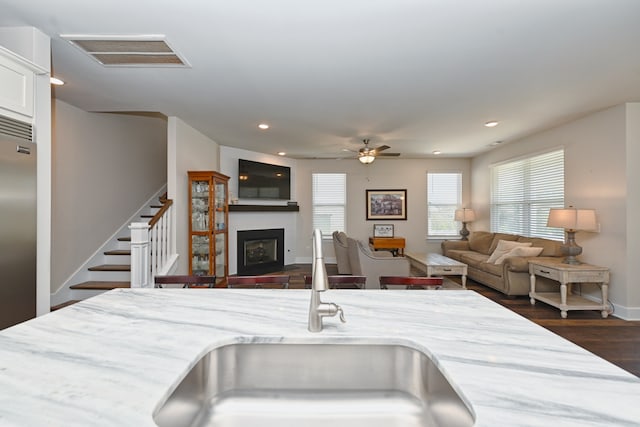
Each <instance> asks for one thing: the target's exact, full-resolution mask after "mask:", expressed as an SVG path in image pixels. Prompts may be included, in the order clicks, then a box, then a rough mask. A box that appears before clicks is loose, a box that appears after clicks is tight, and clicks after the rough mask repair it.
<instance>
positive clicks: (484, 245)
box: [469, 231, 493, 255]
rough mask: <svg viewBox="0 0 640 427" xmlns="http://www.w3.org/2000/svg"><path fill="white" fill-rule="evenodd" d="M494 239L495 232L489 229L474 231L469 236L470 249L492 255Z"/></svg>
mask: <svg viewBox="0 0 640 427" xmlns="http://www.w3.org/2000/svg"><path fill="white" fill-rule="evenodd" d="M492 241H493V233H489V232H488V231H474V232H473V233H471V235H470V236H469V249H471V250H472V251H476V252H480V253H481V254H485V255H490V254H491V251H490V250H489V248H490V247H491V242H492Z"/></svg>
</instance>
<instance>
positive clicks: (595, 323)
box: [281, 264, 640, 377]
mask: <svg viewBox="0 0 640 427" xmlns="http://www.w3.org/2000/svg"><path fill="white" fill-rule="evenodd" d="M281 273H282V274H288V275H289V276H290V287H291V288H303V287H304V275H305V274H311V265H310V264H294V265H290V266H286V267H285V270H284V271H283V272H281ZM327 273H328V274H337V270H336V266H335V265H332V264H328V265H327ZM451 278H452V280H455V281H457V282H458V283H460V279H459V278H456V277H451ZM467 288H469V289H471V290H473V291H475V292H478V293H479V294H481V295H484V296H485V297H487V298H489V299H491V300H493V301H495V302H497V303H498V304H500V305H502V306H504V307H506V308H508V309H510V310H512V311H514V312H516V313H518V314H520V315H521V316H523V317H525V318H527V319H529V320H531V321H532V322H534V323H537V324H538V325H540V326H542V327H544V328H547V329H549V330H550V331H552V332H554V333H556V334H558V335H560V336H562V337H564V338H565V339H567V340H569V341H571V342H573V343H575V344H577V345H579V346H580V347H583V348H585V349H586V350H588V351H590V352H592V353H594V354H596V355H598V356H600V357H602V358H603V359H605V360H608V361H609V362H611V363H613V364H614V365H617V366H619V367H621V368H622V369H625V370H626V371H628V372H631V373H632V374H634V375H636V376H638V377H640V321H635V322H633V321H632V322H630V321H626V320H622V319H620V318H617V317H615V313H614V315H613V316H609V317H608V318H606V319H603V318H602V317H601V316H600V312H599V311H595V310H593V311H570V312H569V315H568V317H567V318H566V319H562V318H561V317H560V311H559V310H558V309H556V308H554V307H551V306H549V305H546V304H544V303H541V302H537V303H536V304H535V305H531V304H530V302H529V297H525V296H522V297H515V298H514V297H507V296H506V295H504V294H502V293H500V292H497V291H494V290H493V289H491V288H488V287H486V286H483V285H481V284H478V283H476V282H474V281H473V280H467Z"/></svg>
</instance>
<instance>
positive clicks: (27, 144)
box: [0, 116, 36, 329]
mask: <svg viewBox="0 0 640 427" xmlns="http://www.w3.org/2000/svg"><path fill="white" fill-rule="evenodd" d="M32 141H33V132H32V127H31V125H30V124H27V123H22V122H20V121H16V120H13V119H9V118H6V117H2V116H0V329H4V328H6V327H9V326H12V325H15V324H16V323H20V322H22V321H25V320H28V319H31V318H32V317H35V315H36V144H34V143H33V142H32Z"/></svg>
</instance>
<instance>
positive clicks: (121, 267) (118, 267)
mask: <svg viewBox="0 0 640 427" xmlns="http://www.w3.org/2000/svg"><path fill="white" fill-rule="evenodd" d="M89 271H131V265H127V264H103V265H96V266H95V267H89Z"/></svg>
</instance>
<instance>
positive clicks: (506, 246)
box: [487, 240, 531, 264]
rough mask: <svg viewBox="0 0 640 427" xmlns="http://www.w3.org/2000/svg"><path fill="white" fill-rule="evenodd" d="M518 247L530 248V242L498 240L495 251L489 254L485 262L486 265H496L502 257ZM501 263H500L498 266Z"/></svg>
mask: <svg viewBox="0 0 640 427" xmlns="http://www.w3.org/2000/svg"><path fill="white" fill-rule="evenodd" d="M518 246H531V242H514V241H509V240H500V241H499V242H498V244H497V245H496V248H495V250H494V251H493V252H492V253H491V256H490V257H489V259H488V260H487V262H488V263H495V264H498V263H496V261H497V260H498V259H499V258H500V257H502V256H503V255H505V254H507V253H509V251H510V250H511V249H513V248H516V247H518ZM501 263H502V261H500V264H501Z"/></svg>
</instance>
